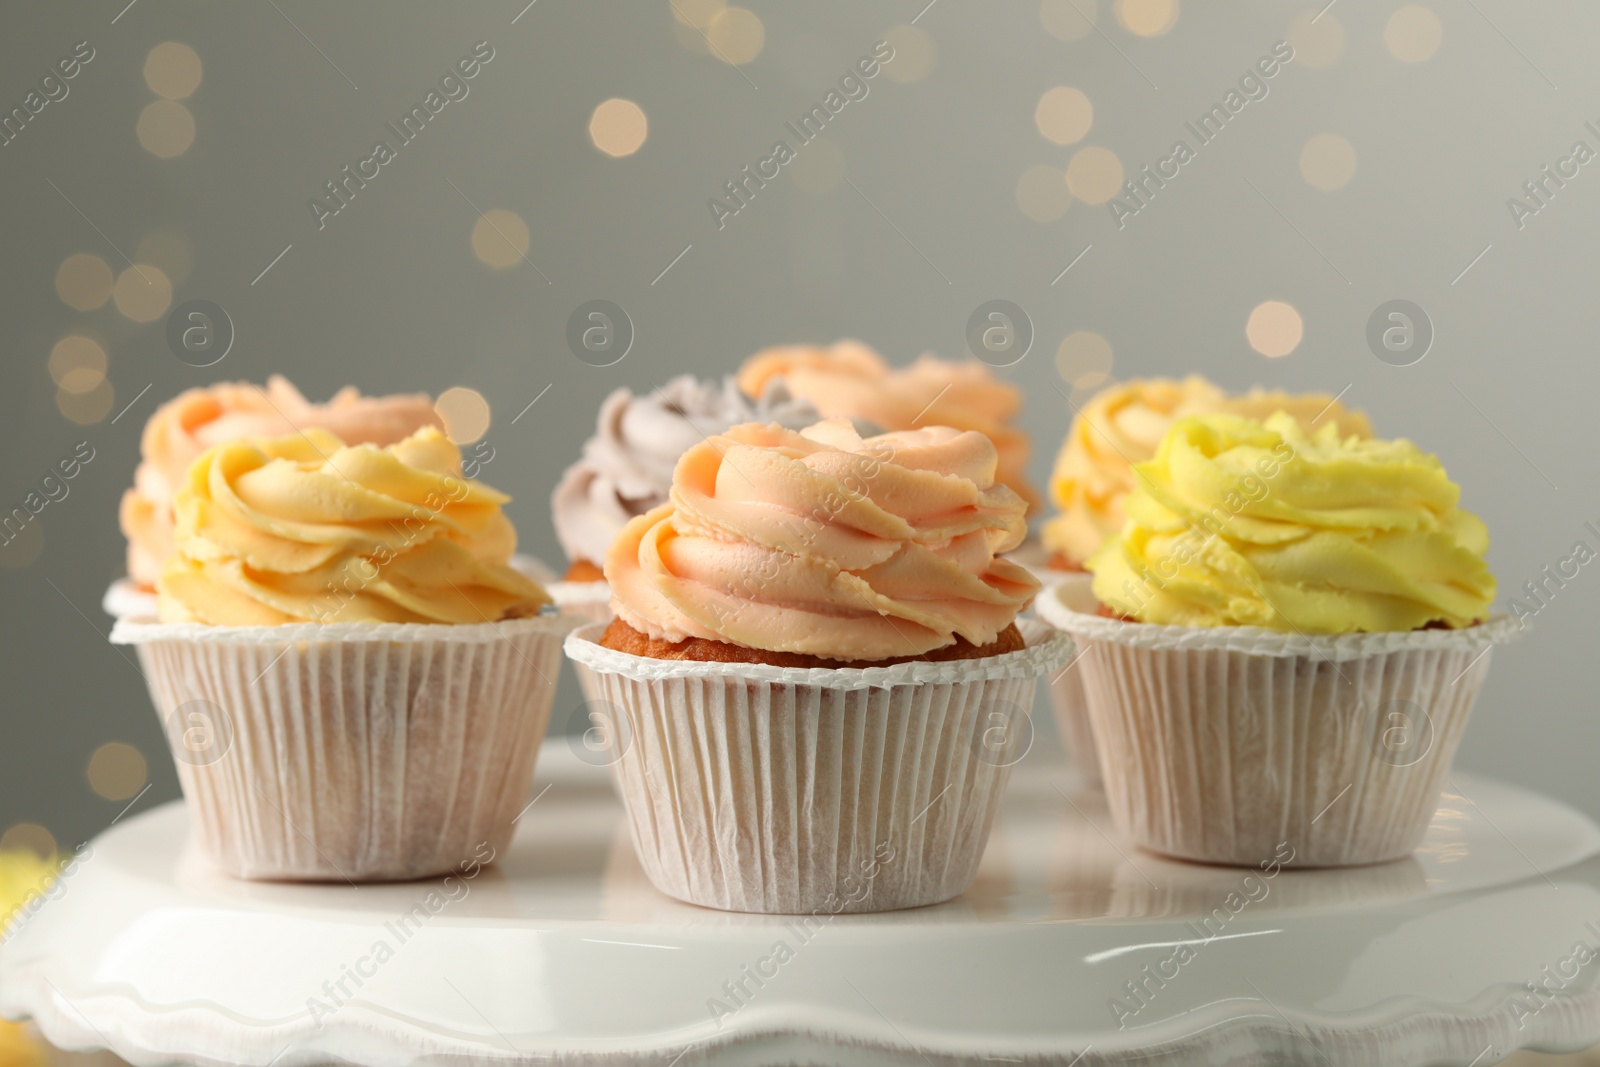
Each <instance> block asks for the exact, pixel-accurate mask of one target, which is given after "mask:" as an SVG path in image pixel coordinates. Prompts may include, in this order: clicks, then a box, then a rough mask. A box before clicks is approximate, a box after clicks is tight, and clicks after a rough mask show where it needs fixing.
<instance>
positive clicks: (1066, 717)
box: [1017, 374, 1372, 785]
mask: <svg viewBox="0 0 1600 1067" xmlns="http://www.w3.org/2000/svg"><path fill="white" fill-rule="evenodd" d="M1275 411H1287V412H1288V413H1289V414H1290V415H1292V416H1293V417H1294V418H1295V420H1296V421H1297V422H1298V423H1299V424H1300V425H1301V426H1303V427H1305V428H1306V429H1307V430H1310V429H1311V428H1312V427H1313V425H1326V424H1332V425H1333V426H1335V427H1337V432H1338V434H1339V436H1340V437H1346V436H1350V435H1352V434H1354V435H1356V436H1360V437H1370V436H1371V435H1372V428H1371V427H1370V426H1369V425H1368V423H1367V419H1366V416H1364V415H1362V414H1361V413H1360V412H1359V411H1351V410H1349V409H1347V408H1345V407H1344V406H1343V405H1342V404H1340V403H1339V402H1338V400H1337V399H1336V398H1334V397H1332V396H1329V395H1327V394H1324V393H1303V394H1289V393H1283V392H1277V391H1268V390H1264V389H1252V390H1250V392H1248V393H1245V394H1243V395H1230V394H1228V393H1226V392H1224V391H1223V390H1222V389H1221V388H1220V387H1219V386H1217V385H1215V384H1213V383H1211V382H1210V381H1207V380H1206V379H1205V378H1202V377H1200V376H1199V375H1197V374H1191V375H1190V376H1189V377H1187V378H1185V379H1183V380H1182V381H1178V380H1175V379H1171V378H1140V379H1133V380H1130V381H1127V382H1122V383H1119V384H1116V385H1112V386H1108V387H1107V388H1105V389H1102V390H1100V391H1099V392H1098V393H1096V394H1095V395H1094V396H1092V397H1090V398H1089V400H1088V402H1087V403H1085V404H1084V405H1083V407H1082V409H1080V410H1079V412H1078V414H1077V416H1076V417H1075V418H1074V419H1073V420H1072V427H1071V429H1070V430H1069V431H1068V432H1067V437H1066V440H1065V441H1064V442H1062V445H1061V452H1060V454H1059V455H1058V456H1057V458H1056V465H1055V471H1054V473H1053V474H1052V475H1051V478H1050V496H1051V499H1052V500H1053V501H1054V502H1055V504H1056V507H1057V509H1058V512H1057V514H1055V515H1054V516H1052V517H1051V518H1050V519H1048V520H1047V521H1046V522H1045V524H1044V527H1043V530H1042V533H1041V537H1040V544H1039V545H1037V546H1029V548H1028V549H1027V550H1024V552H1022V553H1019V554H1018V556H1017V559H1018V560H1019V561H1020V562H1022V563H1024V565H1026V566H1028V567H1029V569H1030V570H1032V571H1033V573H1034V575H1035V576H1036V577H1038V578H1039V579H1040V581H1042V582H1044V583H1045V584H1046V585H1049V586H1052V587H1056V588H1059V589H1060V591H1061V596H1062V598H1063V599H1065V600H1066V601H1068V602H1072V601H1073V600H1075V599H1076V600H1080V601H1081V600H1083V599H1084V598H1087V597H1090V596H1091V594H1090V592H1089V581H1090V576H1089V572H1088V570H1087V569H1086V568H1085V563H1086V561H1087V560H1088V559H1089V558H1090V557H1091V556H1093V555H1094V553H1095V552H1096V550H1098V549H1099V548H1100V546H1101V544H1102V543H1104V541H1105V540H1106V538H1108V537H1111V536H1112V535H1114V534H1115V533H1116V532H1117V531H1118V530H1120V529H1122V525H1123V522H1124V521H1125V519H1126V515H1125V513H1124V510H1123V508H1124V501H1125V500H1126V499H1127V497H1128V494H1129V493H1131V492H1132V491H1133V490H1134V488H1135V486H1136V484H1137V482H1138V477H1137V475H1136V473H1135V466H1136V464H1140V463H1144V462H1146V461H1148V460H1149V459H1150V458H1151V457H1153V456H1154V455H1155V454H1156V449H1157V447H1158V446H1159V445H1160V444H1161V440H1162V438H1163V437H1165V436H1166V434H1167V431H1168V430H1169V429H1171V428H1172V425H1173V423H1175V422H1177V421H1179V420H1180V419H1184V418H1187V417H1189V416H1191V415H1208V414H1214V413H1218V412H1229V413H1232V414H1235V415H1242V416H1245V417H1246V418H1253V419H1260V418H1265V417H1266V416H1268V415H1270V414H1272V413H1273V412H1275ZM1050 695H1051V700H1052V702H1053V704H1054V706H1055V710H1056V721H1057V723H1058V724H1059V727H1060V730H1061V736H1062V741H1063V743H1064V744H1065V746H1066V748H1067V753H1068V756H1069V758H1070V759H1071V760H1072V762H1073V764H1074V767H1075V769H1076V770H1077V771H1078V772H1079V774H1081V775H1082V776H1083V778H1084V779H1085V780H1086V782H1087V783H1088V784H1090V785H1096V784H1098V783H1099V781H1100V768H1099V765H1098V763H1097V761H1096V760H1095V758H1094V733H1093V729H1092V727H1091V726H1090V723H1089V713H1088V707H1087V705H1086V704H1085V702H1084V696H1083V682H1082V680H1081V678H1080V677H1079V674H1078V672H1077V671H1076V670H1072V671H1066V672H1063V673H1062V675H1061V676H1060V677H1058V678H1057V679H1056V680H1055V681H1054V682H1053V683H1052V684H1051V687H1050Z"/></svg>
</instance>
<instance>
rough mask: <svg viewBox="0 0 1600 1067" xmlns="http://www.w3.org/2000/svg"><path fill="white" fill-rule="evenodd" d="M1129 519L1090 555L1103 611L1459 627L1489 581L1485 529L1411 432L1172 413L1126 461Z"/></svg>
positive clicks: (1479, 607)
mask: <svg viewBox="0 0 1600 1067" xmlns="http://www.w3.org/2000/svg"><path fill="white" fill-rule="evenodd" d="M1137 470H1138V474H1139V485H1138V487H1137V488H1136V489H1135V490H1134V491H1133V492H1132V493H1131V494H1130V495H1129V496H1128V499H1127V511H1128V522H1127V525H1125V526H1124V527H1123V529H1122V531H1121V533H1120V534H1118V535H1117V536H1115V537H1113V538H1111V539H1109V540H1107V541H1106V543H1105V544H1104V545H1103V546H1101V548H1100V550H1099V551H1098V552H1096V553H1095V554H1094V555H1093V556H1092V557H1091V558H1090V559H1089V564H1088V566H1089V569H1090V570H1091V571H1093V572H1094V592H1095V596H1096V597H1098V598H1099V600H1100V602H1101V603H1103V604H1105V605H1107V606H1108V607H1110V608H1112V609H1113V610H1115V611H1117V612H1119V613H1121V614H1123V615H1127V616H1130V617H1132V618H1136V619H1139V620H1141V621H1143V622H1151V623H1160V624H1167V625H1176V626H1260V627H1265V628H1267V629H1271V630H1295V631H1299V632H1302V633H1322V634H1337V633H1352V632H1357V631H1361V632H1387V631H1403V630H1414V629H1418V628H1420V627H1424V626H1427V625H1429V624H1431V623H1438V624H1443V625H1445V626H1450V627H1463V626H1470V625H1472V624H1473V623H1474V622H1476V621H1479V620H1481V619H1483V618H1485V617H1487V615H1488V612H1489V604H1490V602H1491V601H1492V600H1493V599H1494V594H1495V580H1494V576H1493V575H1492V574H1490V573H1489V568H1488V566H1487V564H1486V563H1485V562H1484V559H1483V554H1484V552H1485V551H1487V549H1488V547H1489V534H1488V531H1487V530H1486V529H1485V528H1484V525H1483V523H1482V522H1480V521H1479V520H1478V518H1477V516H1475V515H1472V514H1470V513H1469V512H1466V511H1462V510H1460V509H1459V508H1458V507H1457V506H1456V504H1457V501H1458V500H1459V498H1460V495H1461V490H1460V487H1459V486H1457V485H1456V484H1455V483H1454V482H1452V481H1450V478H1449V476H1448V475H1447V474H1446V473H1445V470H1444V467H1443V465H1442V464H1440V462H1439V460H1438V458H1437V457H1436V456H1433V455H1430V454H1428V453H1426V452H1423V451H1421V450H1420V449H1418V448H1417V447H1416V446H1415V445H1413V444H1412V443H1411V442H1410V441H1406V440H1394V441H1377V440H1369V439H1362V438H1360V437H1356V436H1350V437H1345V438H1341V437H1340V436H1339V431H1338V427H1336V426H1334V425H1333V424H1331V423H1330V424H1328V425H1324V426H1322V427H1321V428H1320V429H1319V430H1317V431H1316V432H1315V433H1314V434H1311V435H1307V434H1306V432H1305V431H1304V430H1303V429H1302V428H1301V426H1300V424H1299V422H1298V421H1296V420H1295V419H1294V418H1293V417H1292V416H1291V415H1289V414H1287V413H1286V412H1278V413H1276V414H1274V415H1271V416H1269V417H1268V418H1267V420H1266V422H1265V423H1260V422H1254V421H1252V420H1249V419H1244V418H1240V417H1239V416H1236V415H1227V414H1218V415H1206V416H1198V417H1193V418H1187V419H1183V420H1182V421H1180V422H1178V423H1176V424H1175V425H1174V426H1173V427H1172V429H1171V430H1170V431H1169V432H1168V434H1167V436H1166V437H1165V438H1164V439H1163V440H1162V442H1161V445H1160V447H1159V449H1158V450H1157V452H1156V456H1155V458H1154V459H1152V460H1150V461H1149V462H1146V463H1141V464H1139V465H1138V467H1137Z"/></svg>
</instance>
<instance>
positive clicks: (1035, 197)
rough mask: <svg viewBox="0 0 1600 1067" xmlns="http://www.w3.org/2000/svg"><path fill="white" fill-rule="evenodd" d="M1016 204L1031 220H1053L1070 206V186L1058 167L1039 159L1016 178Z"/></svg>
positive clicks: (1063, 213) (1064, 173) (1064, 174)
mask: <svg viewBox="0 0 1600 1067" xmlns="http://www.w3.org/2000/svg"><path fill="white" fill-rule="evenodd" d="M1016 196H1017V208H1018V209H1019V210H1020V211H1021V212H1022V213H1023V214H1024V215H1026V216H1028V218H1030V219H1032V220H1033V221H1034V222H1054V221H1056V220H1057V219H1059V218H1060V217H1061V216H1063V215H1065V214H1066V213H1067V208H1069V207H1071V206H1072V190H1070V189H1068V188H1067V175H1066V172H1065V171H1063V170H1062V169H1061V168H1060V167H1052V166H1050V165H1049V164H1048V163H1039V164H1035V165H1034V166H1031V167H1029V168H1028V169H1027V170H1025V171H1023V172H1022V177H1020V178H1018V179H1017V194H1016Z"/></svg>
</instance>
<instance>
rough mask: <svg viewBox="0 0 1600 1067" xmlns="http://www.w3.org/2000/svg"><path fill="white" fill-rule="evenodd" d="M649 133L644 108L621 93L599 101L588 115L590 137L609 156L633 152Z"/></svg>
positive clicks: (648, 124) (628, 154)
mask: <svg viewBox="0 0 1600 1067" xmlns="http://www.w3.org/2000/svg"><path fill="white" fill-rule="evenodd" d="M649 134H650V121H649V120H648V119H647V118H645V114H644V108H642V107H640V106H639V105H638V104H635V103H634V102H633V101H632V100H624V99H622V98H621V97H620V96H614V97H612V98H611V99H610V100H606V101H604V102H602V103H601V104H600V106H599V107H597V108H595V109H594V114H593V115H591V116H589V140H591V141H593V142H594V146H595V147H596V148H598V149H600V151H602V152H604V153H605V154H606V155H608V156H614V157H619V158H620V157H622V156H631V155H633V154H634V153H635V152H637V151H639V146H640V145H642V144H644V140H645V138H646V137H648V136H649Z"/></svg>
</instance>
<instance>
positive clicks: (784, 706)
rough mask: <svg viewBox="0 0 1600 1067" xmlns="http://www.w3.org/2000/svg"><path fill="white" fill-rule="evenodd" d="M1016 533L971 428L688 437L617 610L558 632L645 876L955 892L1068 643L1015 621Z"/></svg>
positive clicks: (759, 887)
mask: <svg viewBox="0 0 1600 1067" xmlns="http://www.w3.org/2000/svg"><path fill="white" fill-rule="evenodd" d="M1025 532H1026V504H1025V503H1024V502H1023V500H1022V498H1021V497H1020V496H1018V495H1017V493H1016V492H1014V491H1013V490H1012V489H1010V488H1008V487H1006V486H1005V485H1003V484H1001V483H1000V481H999V476H998V454H997V451H996V449H995V446H994V444H993V442H992V441H991V440H990V439H989V438H988V437H987V436H985V435H983V434H980V433H976V432H973V431H961V430H957V429H954V428H951V427H945V426H932V427H928V428H925V429H920V430H910V431H903V432H897V433H886V434H882V435H879V436H875V437H868V438H865V439H863V438H862V437H861V436H860V435H859V434H858V433H857V432H856V430H855V428H854V427H853V426H852V425H851V424H850V423H849V422H848V421H846V420H844V419H837V420H831V421H825V422H821V423H818V424H816V425H814V426H811V427H809V428H807V429H806V430H804V431H801V432H798V433H797V432H795V431H792V430H786V429H784V428H782V427H780V426H776V425H765V426H763V425H760V424H747V425H744V426H736V427H734V428H732V429H730V430H729V431H727V432H726V433H724V434H720V435H717V436H714V437H712V438H710V439H709V440H707V441H706V442H704V443H702V444H700V445H697V446H695V447H694V448H691V449H690V450H689V451H688V452H687V453H685V455H684V456H683V458H682V459H681V460H680V461H679V463H678V466H677V469H676V471H675V472H674V475H673V485H672V492H671V498H670V500H669V502H668V503H666V504H664V505H662V506H661V507H659V508H656V509H654V510H653V511H651V512H648V513H647V514H645V515H642V516H639V517H638V518H636V519H634V520H633V521H632V522H630V523H629V524H628V525H627V526H626V527H624V528H623V531H622V533H621V534H620V535H619V536H618V537H617V539H616V540H615V541H614V542H613V543H612V547H611V551H610V553H609V554H608V556H607V559H606V578H607V580H608V581H609V582H610V583H611V588H612V597H613V602H612V606H613V610H614V611H615V613H616V616H617V617H616V619H614V620H613V621H612V622H611V623H610V624H608V625H607V624H594V625H591V626H588V627H585V628H583V629H582V630H579V631H577V632H576V633H574V634H572V635H571V636H570V637H569V638H568V639H567V653H568V655H569V656H571V657H572V658H573V659H574V660H575V661H577V662H578V663H580V664H581V665H583V666H584V667H585V668H586V669H587V670H588V671H589V672H590V673H591V674H592V676H593V678H594V682H593V684H594V686H595V689H596V692H597V695H598V696H599V697H600V698H601V699H603V700H605V701H606V702H607V703H609V704H611V705H613V706H614V707H615V708H617V709H618V710H619V716H618V726H619V728H620V729H621V731H622V732H623V735H624V736H623V741H622V743H621V744H620V746H619V747H620V748H621V749H622V752H621V757H620V759H619V760H618V761H617V762H615V763H614V764H613V765H612V766H613V771H614V772H615V774H616V777H617V781H618V784H619V786H620V789H621V792H622V795H623V799H624V802H625V804H626V806H627V809H628V815H629V822H630V825H631V827H632V831H633V836H634V843H635V845H636V847H637V849H638V852H639V856H640V860H641V862H642V864H643V866H644V868H645V871H646V873H647V874H648V875H649V876H650V879H651V881H652V882H653V883H654V884H655V885H656V886H657V887H658V888H660V889H661V890H662V891H664V892H666V893H668V894H670V895H672V896H675V897H678V898H679V899H682V900H688V901H690V902H693V903H698V904H703V905H706V906H710V907H718V908H726V909H730V910H739V911H765V912H811V911H814V910H817V909H830V910H831V911H833V912H839V911H881V910H886V909H889V908H898V907H911V906H915V905H918V904H927V903H933V902H935V901H938V900H945V899H948V898H949V897H951V896H954V895H956V894H958V893H960V892H961V891H962V890H964V889H965V888H966V886H967V884H968V883H969V882H970V881H971V878H972V875H973V873H974V871H975V869H976V865H977V861H978V858H979V857H980V856H981V854H982V851H983V845H984V842H985V839H986V837H987V834H988V829H989V826H990V823H991V821H992V819H993V817H994V811H995V804H996V803H997V801H998V797H999V792H1000V789H1001V787H1002V786H1003V785H1004V782H1005V779H1006V777H1007V775H1008V773H1009V767H1010V765H1011V764H1012V763H1014V762H1015V761H1016V759H1018V758H1020V755H1021V752H1022V751H1023V750H1024V746H1025V742H1026V737H1025V734H1026V732H1027V731H1026V728H1025V719H1026V716H1027V714H1028V710H1029V708H1031V705H1032V694H1033V688H1034V684H1035V679H1036V678H1037V676H1038V675H1039V674H1040V673H1042V672H1044V671H1047V670H1049V669H1050V668H1051V667H1052V666H1055V665H1059V664H1060V663H1062V662H1064V661H1065V660H1066V658H1067V657H1068V656H1069V655H1070V650H1071V645H1070V642H1068V641H1067V640H1066V638H1065V637H1064V636H1063V635H1060V634H1056V633H1052V632H1051V631H1050V630H1049V628H1048V627H1044V626H1042V625H1040V624H1038V623H1035V622H1031V621H1024V622H1022V623H1020V624H1019V622H1018V619H1017V616H1018V613H1019V612H1021V611H1022V610H1023V609H1024V608H1025V607H1027V605H1028V603H1029V601H1030V600H1031V599H1032V597H1033V595H1034V594H1035V592H1036V591H1037V589H1038V583H1037V582H1036V581H1035V580H1034V579H1033V578H1032V577H1031V576H1030V575H1029V574H1028V572H1027V571H1026V570H1025V569H1024V568H1022V567H1020V566H1018V565H1017V564H1015V563H1012V562H1011V561H1009V560H1007V559H1006V558H1004V555H1003V553H1005V552H1007V551H1008V550H1010V549H1012V548H1014V547H1015V546H1016V545H1017V544H1019V543H1020V542H1021V540H1022V538H1023V536H1024V534H1025ZM930 805H931V806H930ZM869 809H870V810H871V812H872V815H871V817H866V816H864V815H863V813H864V812H866V811H867V810H869Z"/></svg>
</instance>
